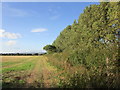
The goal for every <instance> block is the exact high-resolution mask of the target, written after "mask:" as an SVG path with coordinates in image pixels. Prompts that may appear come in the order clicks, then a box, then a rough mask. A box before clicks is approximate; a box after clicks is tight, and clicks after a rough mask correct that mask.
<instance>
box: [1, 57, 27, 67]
mask: <svg viewBox="0 0 120 90" xmlns="http://www.w3.org/2000/svg"><path fill="white" fill-rule="evenodd" d="M27 60H29V58H28V59H27ZM24 61H26V59H19V60H17V61H14V62H11V61H9V62H2V67H5V66H8V65H13V64H17V63H21V62H24Z"/></svg>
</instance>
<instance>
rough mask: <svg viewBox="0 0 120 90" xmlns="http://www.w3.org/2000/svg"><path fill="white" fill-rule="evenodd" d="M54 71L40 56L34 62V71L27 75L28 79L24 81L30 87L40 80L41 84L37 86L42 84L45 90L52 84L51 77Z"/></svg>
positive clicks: (44, 58) (45, 59)
mask: <svg viewBox="0 0 120 90" xmlns="http://www.w3.org/2000/svg"><path fill="white" fill-rule="evenodd" d="M55 71H56V69H55V68H53V67H51V66H49V65H48V64H47V58H46V57H42V56H41V57H40V58H39V59H38V61H37V62H36V66H35V67H34V69H33V70H32V71H31V72H30V74H29V75H28V76H29V77H28V78H27V79H26V81H27V83H28V84H29V85H32V84H33V83H34V82H37V81H38V80H39V81H40V80H41V81H42V82H40V83H39V84H44V87H45V88H49V87H51V85H52V84H53V78H52V77H53V75H54V72H55Z"/></svg>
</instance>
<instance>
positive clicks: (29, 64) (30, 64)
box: [2, 60, 35, 73]
mask: <svg viewBox="0 0 120 90" xmlns="http://www.w3.org/2000/svg"><path fill="white" fill-rule="evenodd" d="M34 66H35V60H32V61H30V62H26V63H23V64H22V65H20V66H19V65H18V66H14V67H11V68H3V69H2V72H3V73H5V72H9V71H21V70H30V69H32V68H33V67H34Z"/></svg>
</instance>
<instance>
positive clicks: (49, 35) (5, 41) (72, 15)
mask: <svg viewBox="0 0 120 90" xmlns="http://www.w3.org/2000/svg"><path fill="white" fill-rule="evenodd" d="M91 4H99V3H98V2H74V3H70V2H66V3H65V2H59V3H58V2H11V3H8V2H2V21H3V22H2V28H1V29H0V40H1V42H0V44H1V45H2V47H1V48H0V52H2V53H6V52H7V53H10V52H14V53H22V52H45V50H43V47H44V46H45V45H47V44H52V42H53V41H54V40H55V39H56V38H57V37H58V35H59V34H60V32H61V31H62V30H63V29H64V28H65V27H67V26H68V25H71V24H72V23H73V22H74V20H75V19H76V20H78V18H79V16H80V14H81V13H83V10H84V9H85V7H86V6H89V5H91Z"/></svg>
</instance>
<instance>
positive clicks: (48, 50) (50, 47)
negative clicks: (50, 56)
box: [43, 45, 57, 53]
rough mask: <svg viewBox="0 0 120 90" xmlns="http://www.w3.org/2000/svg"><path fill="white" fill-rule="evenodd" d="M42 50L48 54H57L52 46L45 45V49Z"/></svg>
mask: <svg viewBox="0 0 120 90" xmlns="http://www.w3.org/2000/svg"><path fill="white" fill-rule="evenodd" d="M43 49H44V50H46V51H47V52H48V53H52V52H57V49H56V47H55V46H53V45H46V46H45V47H43Z"/></svg>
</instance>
